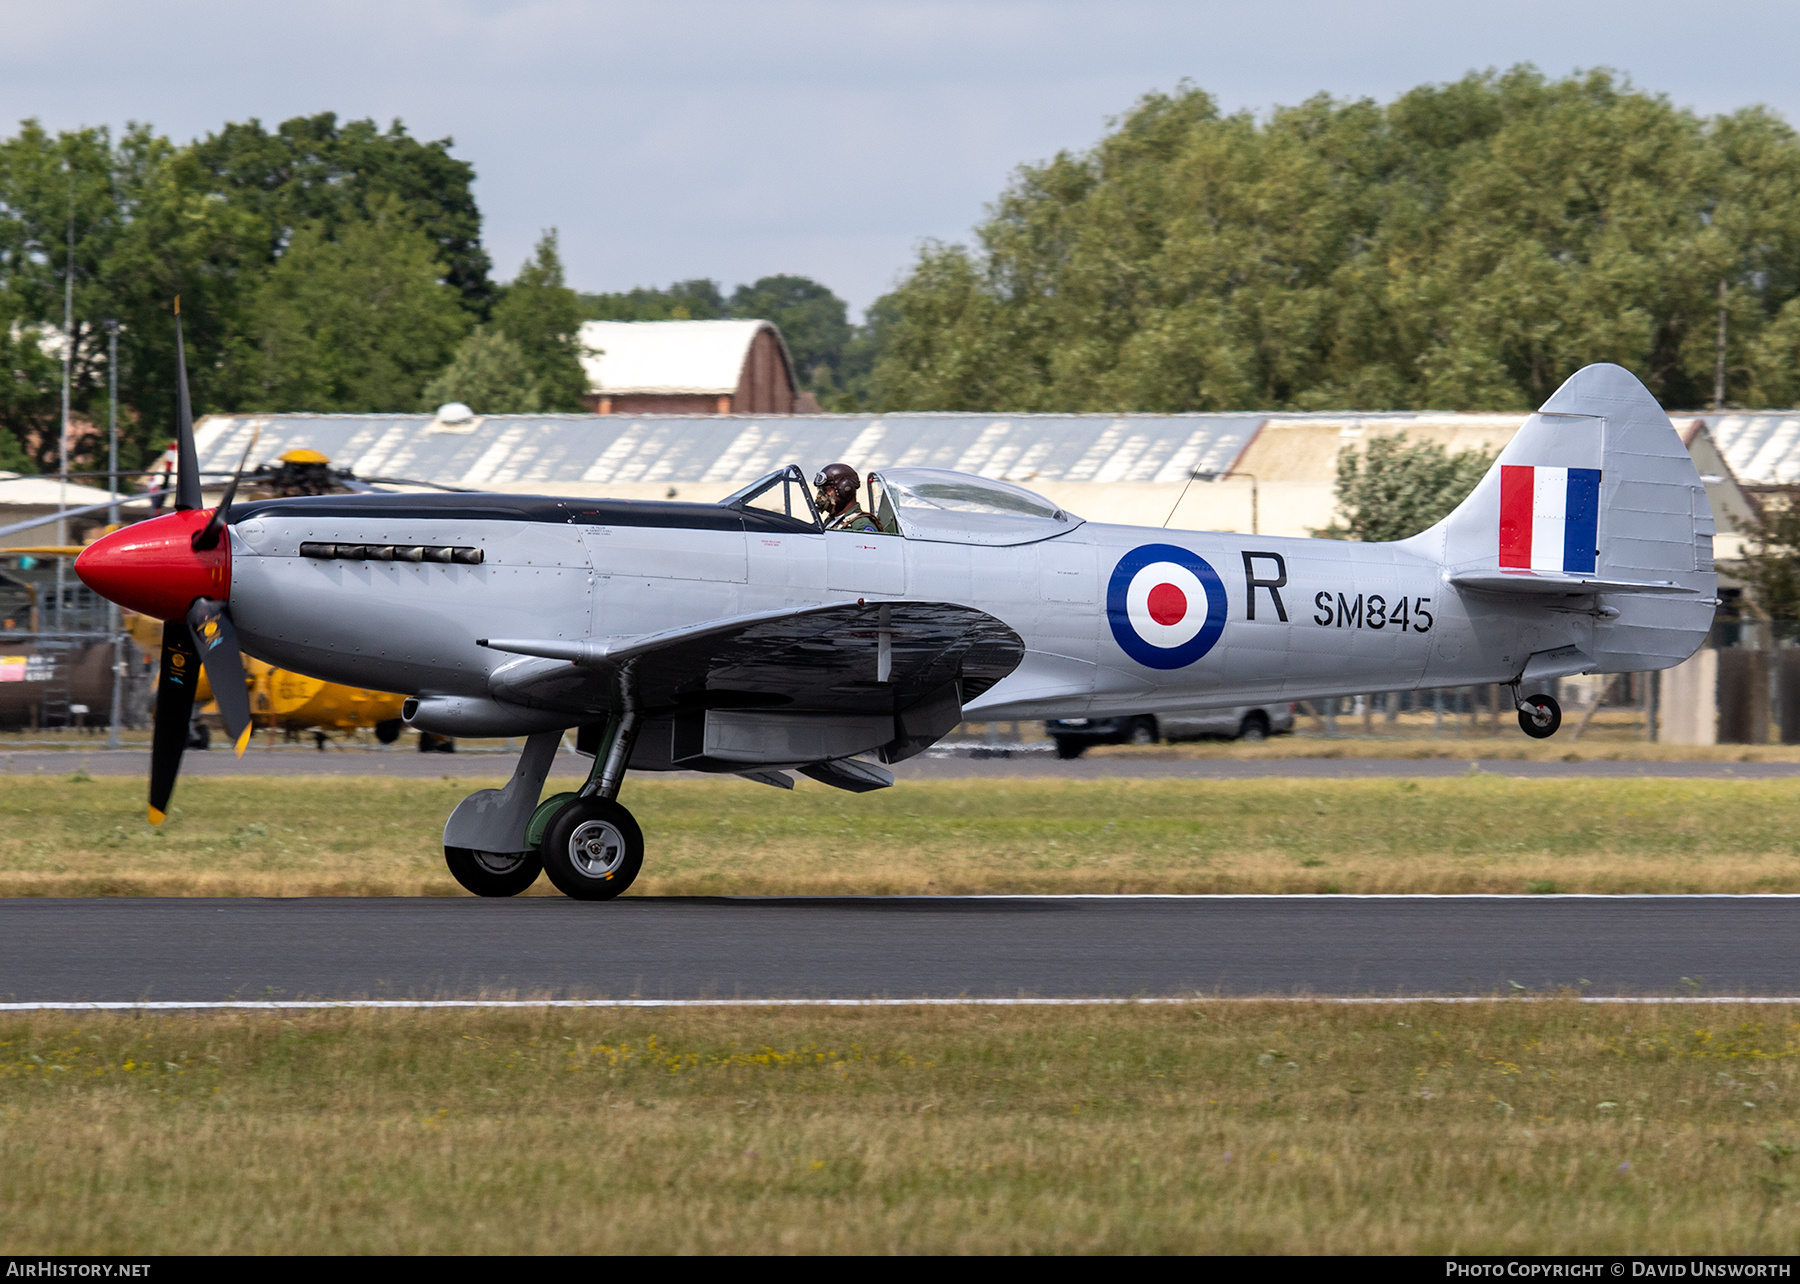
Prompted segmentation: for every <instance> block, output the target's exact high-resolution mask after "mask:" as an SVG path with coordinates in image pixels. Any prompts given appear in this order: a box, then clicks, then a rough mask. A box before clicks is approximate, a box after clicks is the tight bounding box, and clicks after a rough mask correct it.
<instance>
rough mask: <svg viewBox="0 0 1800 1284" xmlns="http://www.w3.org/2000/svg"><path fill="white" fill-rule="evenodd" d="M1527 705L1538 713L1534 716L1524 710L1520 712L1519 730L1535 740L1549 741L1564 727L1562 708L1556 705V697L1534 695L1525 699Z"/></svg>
mask: <svg viewBox="0 0 1800 1284" xmlns="http://www.w3.org/2000/svg"><path fill="white" fill-rule="evenodd" d="M1525 703H1526V704H1528V705H1533V706H1535V708H1536V710H1537V712H1536V714H1535V715H1534V714H1532V713H1529V712H1527V711H1526V710H1524V709H1520V710H1519V730H1521V731H1523V732H1524V733H1525V734H1526V735H1528V736H1530V737H1531V738H1532V739H1533V740H1548V739H1549V738H1550V737H1551V736H1553V735H1555V734H1556V729H1557V728H1558V727H1560V726H1562V706H1561V705H1559V704H1558V703H1556V697H1555V696H1547V695H1534V696H1527V697H1525Z"/></svg>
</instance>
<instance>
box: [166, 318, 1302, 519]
mask: <svg viewBox="0 0 1800 1284" xmlns="http://www.w3.org/2000/svg"><path fill="white" fill-rule="evenodd" d="M694 324H697V325H698V324H706V325H711V324H714V323H713V322H695V323H694ZM719 324H726V323H719ZM729 324H740V323H737V322H732V323H729ZM733 378H734V380H735V375H734V376H733ZM1266 417H1267V416H1264V415H1258V414H1243V415H1231V414H1224V415H1208V414H1196V415H967V414H895V415H767V416H759V415H644V416H639V417H632V416H628V415H486V416H477V417H475V418H473V419H469V420H465V421H463V422H460V423H443V422H440V421H438V420H437V419H436V418H435V417H433V416H431V415H208V416H207V417H206V418H204V419H202V420H201V421H200V423H199V424H198V425H196V429H195V436H196V440H197V444H198V445H199V448H200V466H201V468H202V469H207V470H213V471H219V472H224V471H229V470H230V469H232V468H234V467H236V465H237V461H238V456H239V455H240V454H241V453H242V451H243V449H244V447H245V446H246V445H247V444H248V443H249V440H250V433H251V430H252V428H255V427H260V428H261V429H262V437H261V439H260V440H259V441H258V443H257V447H256V450H255V452H254V454H253V456H252V458H251V460H250V465H251V466H252V467H255V466H256V465H257V464H258V463H261V462H263V461H266V460H272V459H274V458H275V457H276V456H278V455H280V454H282V453H283V452H284V451H288V450H293V449H296V448H300V447H305V448H310V449H313V450H318V451H322V452H323V453H324V454H325V455H327V456H329V457H330V459H331V461H332V463H333V464H334V465H335V466H336V467H339V468H346V467H347V468H350V469H351V470H353V471H354V472H355V473H356V474H357V475H358V476H360V477H407V478H413V479H416V480H419V481H425V482H433V483H436V484H438V485H443V486H464V487H469V488H479V489H488V490H509V491H542V490H551V491H557V492H560V493H565V494H576V495H582V494H591V495H599V494H629V493H630V492H629V491H628V490H621V489H620V488H621V487H638V486H645V485H652V484H654V485H677V486H679V485H682V484H689V485H704V486H705V487H707V488H708V489H714V488H716V489H718V490H719V494H720V495H723V494H725V493H727V492H729V491H730V490H732V489H735V488H736V487H737V486H740V485H742V484H744V483H745V482H749V481H754V480H755V479H756V478H758V477H760V476H762V475H763V474H764V473H766V472H768V471H769V470H770V469H773V468H777V467H779V466H781V465H782V464H785V463H788V462H790V461H794V460H798V461H799V462H800V463H801V465H802V466H803V467H805V468H807V469H809V470H810V469H814V468H818V467H821V466H823V465H825V464H828V463H830V462H832V461H833V460H843V461H844V462H846V463H848V464H851V465H852V466H854V467H856V468H858V469H860V470H862V471H864V472H866V471H868V470H869V469H871V468H883V467H890V466H894V465H907V466H919V467H930V468H955V469H959V470H961V471H963V472H972V473H979V474H981V475H982V476H985V477H995V478H1002V479H1004V480H1007V481H1016V482H1023V483H1026V484H1035V483H1036V482H1041V481H1068V482H1185V481H1186V480H1187V479H1188V478H1189V477H1190V476H1191V475H1192V474H1193V473H1194V472H1196V471H1199V472H1214V473H1218V472H1225V471H1227V470H1228V469H1230V467H1231V465H1232V464H1233V463H1234V462H1235V461H1236V460H1237V458H1238V456H1239V455H1240V454H1241V453H1242V452H1243V450H1244V447H1245V446H1246V445H1247V444H1248V443H1249V441H1250V439H1251V437H1252V436H1254V435H1255V432H1256V428H1257V425H1258V424H1260V423H1262V421H1263V420H1264V419H1265V418H1266ZM695 498H700V496H698V495H696V496H695Z"/></svg>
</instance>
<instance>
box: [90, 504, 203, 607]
mask: <svg viewBox="0 0 1800 1284" xmlns="http://www.w3.org/2000/svg"><path fill="white" fill-rule="evenodd" d="M211 518H212V511H211V510H208V509H198V508H196V509H189V510H188V511H186V512H178V513H165V514H164V515H163V516H161V517H153V518H151V519H150V520H149V521H147V522H139V523H137V524H136V525H134V526H127V527H124V528H123V529H121V530H116V531H114V532H113V533H112V534H110V535H107V536H104V537H102V538H100V539H97V540H95V541H94V542H93V543H92V544H89V545H88V546H87V547H86V548H84V549H82V550H81V556H79V557H77V558H76V559H75V573H76V574H77V575H79V576H80V577H81V582H82V583H83V584H86V585H87V586H88V587H89V588H91V589H93V590H94V592H96V593H98V594H99V595H100V596H101V597H103V598H105V599H106V600H107V601H109V602H117V603H118V604H119V605H120V606H122V607H124V608H125V609H126V610H128V611H136V612H138V613H139V614H140V615H149V616H153V617H155V618H156V619H159V620H179V619H181V618H182V617H183V616H185V615H186V614H187V612H188V607H189V606H191V605H193V601H194V599H195V598H197V597H205V598H212V599H214V600H217V601H223V600H225V599H226V598H228V597H229V596H230V595H231V541H230V540H229V539H219V540H216V541H215V542H214V543H213V546H212V547H211V548H196V547H195V536H197V535H200V534H201V533H202V532H203V531H204V530H205V529H206V527H207V523H208V522H209V520H210V519H211Z"/></svg>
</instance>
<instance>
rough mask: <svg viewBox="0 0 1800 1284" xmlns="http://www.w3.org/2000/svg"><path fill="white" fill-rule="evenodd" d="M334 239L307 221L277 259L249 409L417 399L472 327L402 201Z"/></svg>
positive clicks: (260, 304) (398, 403)
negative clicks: (402, 206)
mask: <svg viewBox="0 0 1800 1284" xmlns="http://www.w3.org/2000/svg"><path fill="white" fill-rule="evenodd" d="M370 215H371V216H370V218H369V219H368V220H366V221H364V222H358V223H349V224H346V225H345V226H344V227H343V228H342V229H341V232H340V235H339V238H338V239H337V240H330V239H327V237H326V234H325V229H324V228H323V227H322V226H321V225H319V224H307V225H305V226H303V227H302V228H301V229H300V230H299V231H298V232H297V233H295V235H294V240H293V244H292V245H291V246H289V247H288V250H287V252H286V253H285V254H283V255H282V256H281V259H280V260H279V261H278V262H277V263H276V264H275V266H274V267H273V268H271V269H270V270H269V273H268V276H267V278H266V279H265V280H264V281H263V283H262V287H261V290H260V291H259V294H258V297H257V300H256V306H255V316H254V327H255V329H254V337H255V339H256V357H257V367H258V378H257V381H256V389H255V392H254V394H252V396H253V401H252V402H251V403H247V404H244V405H242V406H241V408H242V409H246V410H250V409H257V410H300V409H305V410H316V411H349V412H356V411H378V410H397V409H401V408H404V407H410V406H414V405H417V404H418V403H419V398H420V395H421V393H422V392H423V390H424V387H425V384H426V381H427V380H429V379H430V378H431V377H432V376H433V375H434V374H435V373H436V372H437V371H439V370H441V369H442V368H443V367H444V366H445V365H446V364H447V363H448V361H449V360H450V356H451V353H452V351H453V350H454V349H455V347H456V345H457V343H458V342H459V341H460V340H461V339H462V337H463V335H464V334H465V333H466V332H467V329H468V320H467V316H468V314H467V313H466V312H465V311H464V310H463V309H462V308H461V307H460V306H459V300H458V295H457V292H456V291H455V289H453V288H452V287H451V286H449V285H447V284H445V283H444V282H443V280H442V276H443V270H444V269H443V265H442V264H441V262H440V261H439V259H438V257H437V247H436V246H435V245H434V244H433V243H432V242H431V240H430V239H429V238H427V237H426V236H425V234H424V233H423V232H421V231H420V230H419V228H418V227H417V225H415V224H414V223H413V221H412V220H411V219H410V218H409V217H408V216H407V214H406V213H405V211H404V210H403V209H402V208H401V207H400V206H399V204H398V202H377V203H376V204H374V205H373V206H372V208H371V211H370Z"/></svg>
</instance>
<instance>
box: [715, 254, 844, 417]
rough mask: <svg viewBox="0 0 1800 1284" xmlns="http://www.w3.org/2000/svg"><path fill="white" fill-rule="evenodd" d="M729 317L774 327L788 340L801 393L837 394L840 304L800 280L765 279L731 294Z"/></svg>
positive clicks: (815, 284) (841, 345)
mask: <svg viewBox="0 0 1800 1284" xmlns="http://www.w3.org/2000/svg"><path fill="white" fill-rule="evenodd" d="M731 315H733V316H737V317H755V318H758V319H760V320H764V321H773V322H774V323H775V324H776V325H777V326H779V327H780V329H781V335H782V337H783V338H784V339H786V340H787V346H788V352H789V354H790V355H791V356H792V357H793V359H794V373H795V375H796V376H797V377H798V378H799V380H800V384H801V386H802V387H805V388H809V389H811V390H812V391H814V392H821V393H832V392H835V391H837V389H838V385H839V380H840V375H841V372H842V370H843V364H844V354H845V350H846V349H847V348H848V347H849V345H850V320H849V316H848V309H846V307H845V306H844V301H843V300H842V299H840V298H838V296H837V295H835V294H833V293H832V292H831V291H830V290H829V289H827V288H826V287H825V286H823V285H820V284H819V283H818V282H817V281H814V280H811V279H810V278H808V277H804V276H765V277H763V278H761V279H760V280H758V281H757V282H756V283H755V284H753V285H740V286H738V288H737V289H735V290H733V291H732V292H731Z"/></svg>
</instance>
